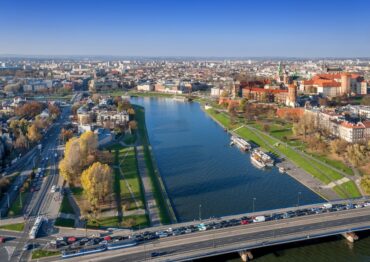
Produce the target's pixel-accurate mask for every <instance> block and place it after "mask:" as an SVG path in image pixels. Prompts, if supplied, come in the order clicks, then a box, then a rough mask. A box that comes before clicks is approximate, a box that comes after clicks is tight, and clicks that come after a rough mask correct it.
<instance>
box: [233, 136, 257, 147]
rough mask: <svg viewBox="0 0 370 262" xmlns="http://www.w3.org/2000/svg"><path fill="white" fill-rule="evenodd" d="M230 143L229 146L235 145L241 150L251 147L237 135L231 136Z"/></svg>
mask: <svg viewBox="0 0 370 262" xmlns="http://www.w3.org/2000/svg"><path fill="white" fill-rule="evenodd" d="M230 145H231V146H232V145H235V146H237V147H239V148H240V149H241V150H243V151H248V150H250V149H251V148H252V146H251V144H249V143H248V142H247V141H245V140H244V139H242V138H240V137H237V136H231V142H230Z"/></svg>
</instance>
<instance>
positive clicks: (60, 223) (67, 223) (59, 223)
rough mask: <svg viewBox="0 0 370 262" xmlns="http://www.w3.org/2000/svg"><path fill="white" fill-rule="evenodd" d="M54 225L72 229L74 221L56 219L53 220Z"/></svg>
mask: <svg viewBox="0 0 370 262" xmlns="http://www.w3.org/2000/svg"><path fill="white" fill-rule="evenodd" d="M55 225H56V226H59V227H74V226H75V220H74V219H70V218H61V217H58V218H57V219H56V220H55Z"/></svg>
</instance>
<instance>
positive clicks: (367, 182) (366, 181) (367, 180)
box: [361, 175, 370, 194]
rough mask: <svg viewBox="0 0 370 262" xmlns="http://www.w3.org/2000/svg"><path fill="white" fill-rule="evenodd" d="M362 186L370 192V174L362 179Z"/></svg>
mask: <svg viewBox="0 0 370 262" xmlns="http://www.w3.org/2000/svg"><path fill="white" fill-rule="evenodd" d="M361 187H362V189H363V190H364V191H365V193H366V194H370V176H369V175H366V176H364V177H363V178H362V179H361Z"/></svg>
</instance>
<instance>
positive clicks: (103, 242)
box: [99, 240, 108, 245]
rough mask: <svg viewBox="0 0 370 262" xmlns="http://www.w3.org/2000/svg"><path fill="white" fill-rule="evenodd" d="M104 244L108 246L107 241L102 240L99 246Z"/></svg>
mask: <svg viewBox="0 0 370 262" xmlns="http://www.w3.org/2000/svg"><path fill="white" fill-rule="evenodd" d="M106 244H108V241H107V240H103V241H100V242H99V245H106Z"/></svg>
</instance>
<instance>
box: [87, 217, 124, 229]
mask: <svg viewBox="0 0 370 262" xmlns="http://www.w3.org/2000/svg"><path fill="white" fill-rule="evenodd" d="M119 226H120V222H119V219H118V217H117V216H113V217H104V218H98V219H96V220H88V222H87V227H88V228H99V227H119Z"/></svg>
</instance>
